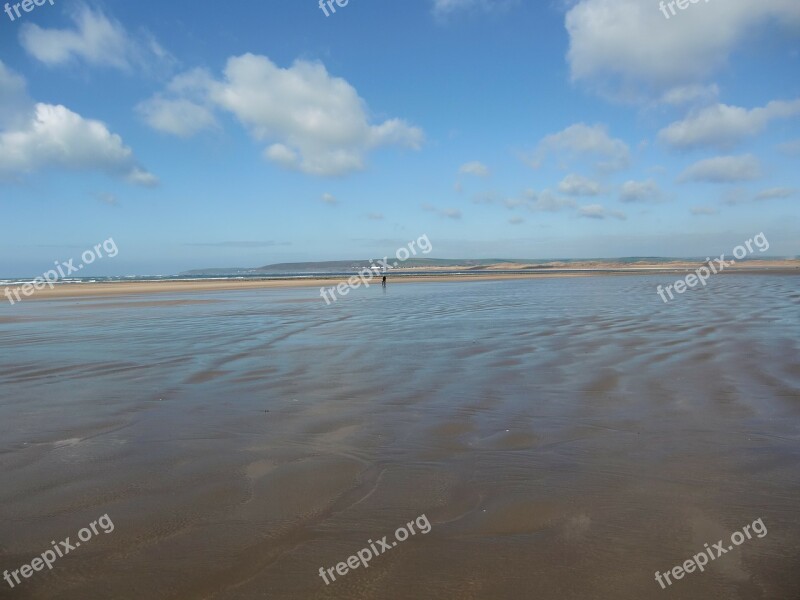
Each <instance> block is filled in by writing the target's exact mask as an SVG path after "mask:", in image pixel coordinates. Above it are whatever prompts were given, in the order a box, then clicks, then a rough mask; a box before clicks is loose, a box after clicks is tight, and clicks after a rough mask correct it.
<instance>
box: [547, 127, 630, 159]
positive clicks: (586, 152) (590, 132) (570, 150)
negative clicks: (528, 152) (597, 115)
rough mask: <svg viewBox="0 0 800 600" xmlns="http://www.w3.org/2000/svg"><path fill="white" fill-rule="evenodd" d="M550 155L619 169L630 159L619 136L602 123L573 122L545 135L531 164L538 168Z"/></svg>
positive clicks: (626, 146)
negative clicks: (588, 161) (611, 133)
mask: <svg viewBox="0 0 800 600" xmlns="http://www.w3.org/2000/svg"><path fill="white" fill-rule="evenodd" d="M551 155H555V156H557V157H560V158H561V159H562V160H567V161H572V160H576V159H579V158H589V159H591V160H593V161H594V166H595V167H597V168H599V169H602V170H618V169H623V168H625V167H627V166H628V164H629V163H630V149H629V148H628V145H627V144H626V143H625V142H623V141H622V140H620V139H615V138H612V137H611V136H610V135H609V134H608V128H607V127H606V126H605V125H601V124H596V125H586V124H585V123H576V124H574V125H570V126H569V127H567V128H566V129H564V130H563V131H560V132H558V133H554V134H552V135H548V136H547V137H545V138H544V139H543V140H542V141H541V142H539V145H538V146H537V148H536V151H535V153H534V156H533V158H532V160H531V165H532V166H533V167H534V168H539V167H540V166H541V164H542V162H543V161H544V160H545V159H546V158H547V157H548V156H551Z"/></svg>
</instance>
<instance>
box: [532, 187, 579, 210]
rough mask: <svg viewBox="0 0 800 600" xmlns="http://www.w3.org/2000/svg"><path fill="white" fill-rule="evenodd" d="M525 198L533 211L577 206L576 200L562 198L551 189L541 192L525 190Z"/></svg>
mask: <svg viewBox="0 0 800 600" xmlns="http://www.w3.org/2000/svg"><path fill="white" fill-rule="evenodd" d="M525 199H526V203H525V206H526V207H527V208H528V210H530V211H531V212H559V211H562V210H565V209H571V208H575V207H576V206H577V203H576V202H575V200H572V199H571V198H562V197H560V196H558V195H556V194H554V193H553V192H551V191H550V190H544V191H543V192H542V193H541V194H537V193H536V192H534V191H533V190H528V191H526V192H525Z"/></svg>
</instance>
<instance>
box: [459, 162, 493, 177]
mask: <svg viewBox="0 0 800 600" xmlns="http://www.w3.org/2000/svg"><path fill="white" fill-rule="evenodd" d="M458 172H459V173H461V174H462V175H475V176H476V177H488V176H489V167H487V166H486V165H484V164H483V163H481V162H478V161H473V162H468V163H466V164H463V165H461V168H460V169H459V170H458Z"/></svg>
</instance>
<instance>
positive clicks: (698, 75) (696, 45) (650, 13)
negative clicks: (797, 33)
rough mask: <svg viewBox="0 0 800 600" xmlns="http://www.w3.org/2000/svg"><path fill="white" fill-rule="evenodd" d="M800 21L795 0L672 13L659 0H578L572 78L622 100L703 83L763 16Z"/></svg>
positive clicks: (736, 1)
mask: <svg viewBox="0 0 800 600" xmlns="http://www.w3.org/2000/svg"><path fill="white" fill-rule="evenodd" d="M768 22H772V23H777V24H779V25H781V26H784V27H789V28H795V29H797V28H798V27H800V3H798V2H797V1H796V0H759V1H754V0H724V1H721V2H717V1H714V2H708V3H706V2H701V3H699V4H691V5H689V8H688V10H685V11H681V10H679V11H678V14H677V15H676V16H673V17H671V18H670V19H669V20H668V19H666V18H665V17H664V15H663V14H662V13H661V12H660V11H659V7H658V3H656V2H642V1H641V0H579V1H578V2H577V3H576V4H575V5H574V6H573V7H572V8H571V9H570V10H569V11H568V12H567V15H566V19H565V24H566V28H567V31H568V33H569V38H570V45H569V51H568V55H567V58H568V61H569V65H570V71H571V75H572V80H573V81H583V82H586V83H588V84H590V85H592V86H594V87H595V88H596V89H597V90H598V91H600V92H601V93H604V94H607V95H610V96H613V97H616V98H618V99H621V100H627V101H641V100H643V99H644V98H645V97H648V96H649V97H653V96H655V97H660V96H661V95H662V94H663V93H664V92H666V91H668V90H670V89H671V88H675V87H682V86H686V85H691V84H698V83H703V82H704V81H705V80H706V79H707V78H708V77H709V76H710V75H712V74H713V73H714V72H715V71H716V70H717V69H718V68H720V67H722V66H724V65H725V64H726V63H727V61H728V59H729V57H730V56H731V54H732V53H733V51H734V50H735V49H736V48H737V47H738V46H739V44H740V43H741V42H742V40H743V39H744V38H745V36H746V35H747V34H748V33H751V32H752V31H754V30H756V29H757V28H758V27H759V26H761V25H764V24H765V23H768Z"/></svg>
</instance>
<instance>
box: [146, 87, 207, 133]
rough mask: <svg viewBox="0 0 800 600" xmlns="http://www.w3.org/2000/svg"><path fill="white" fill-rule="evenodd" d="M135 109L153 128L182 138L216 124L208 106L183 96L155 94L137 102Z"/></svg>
mask: <svg viewBox="0 0 800 600" xmlns="http://www.w3.org/2000/svg"><path fill="white" fill-rule="evenodd" d="M136 110H137V112H138V113H139V114H140V115H141V117H142V118H143V119H144V121H145V122H146V123H147V124H148V125H150V127H152V128H153V129H157V130H159V131H163V132H164V133H169V134H172V135H176V136H178V137H182V138H188V137H191V136H193V135H195V134H196V133H199V132H201V131H203V130H206V129H213V128H215V127H216V126H217V120H216V118H214V113H213V112H212V111H211V110H210V109H209V108H208V107H206V106H203V105H201V104H197V103H195V102H192V101H191V100H187V99H185V98H176V99H169V98H164V97H162V96H156V97H154V98H151V99H150V100H147V101H146V102H142V103H141V104H139V105H138V106H137V107H136Z"/></svg>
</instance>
